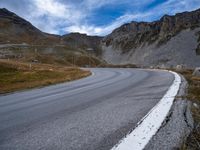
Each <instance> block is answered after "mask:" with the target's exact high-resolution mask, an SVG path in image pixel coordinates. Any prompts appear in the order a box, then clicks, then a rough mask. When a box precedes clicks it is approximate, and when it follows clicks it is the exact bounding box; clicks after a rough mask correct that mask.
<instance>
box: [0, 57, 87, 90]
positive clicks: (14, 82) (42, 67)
mask: <svg viewBox="0 0 200 150" xmlns="http://www.w3.org/2000/svg"><path fill="white" fill-rule="evenodd" d="M88 75H90V72H89V71H83V70H81V69H79V68H75V67H63V66H60V65H48V64H39V63H38V64H28V63H22V62H16V61H8V60H0V93H6V92H12V91H16V90H22V89H26V88H33V87H39V86H46V85H50V84H55V83H60V82H64V81H71V80H75V79H79V78H82V77H86V76H88Z"/></svg>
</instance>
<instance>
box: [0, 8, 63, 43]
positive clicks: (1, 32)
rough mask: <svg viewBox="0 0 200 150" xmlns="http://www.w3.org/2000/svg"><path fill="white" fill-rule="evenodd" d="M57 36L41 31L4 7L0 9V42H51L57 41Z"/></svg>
mask: <svg viewBox="0 0 200 150" xmlns="http://www.w3.org/2000/svg"><path fill="white" fill-rule="evenodd" d="M59 38H60V37H59V36H57V35H50V34H47V33H43V32H42V31H40V30H39V29H37V28H36V27H34V26H33V25H32V24H31V23H30V22H28V21H26V20H24V19H23V18H21V17H19V16H17V15H16V14H14V13H12V12H10V11H8V10H7V9H5V8H3V9H0V43H3V44H5V43H15V44H20V43H27V44H52V42H53V43H57V42H59Z"/></svg>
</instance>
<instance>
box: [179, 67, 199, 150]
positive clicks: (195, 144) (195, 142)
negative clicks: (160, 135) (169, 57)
mask: <svg viewBox="0 0 200 150" xmlns="http://www.w3.org/2000/svg"><path fill="white" fill-rule="evenodd" d="M179 73H180V74H182V75H183V76H184V77H185V78H186V80H187V81H188V94H187V99H188V100H190V101H192V102H193V105H192V109H191V111H192V115H193V119H194V123H195V124H194V129H193V131H192V132H191V134H190V135H189V137H187V139H186V141H185V142H184V143H183V145H182V148H181V150H199V149H200V77H195V76H193V75H192V70H184V71H179Z"/></svg>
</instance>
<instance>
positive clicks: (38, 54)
mask: <svg viewBox="0 0 200 150" xmlns="http://www.w3.org/2000/svg"><path fill="white" fill-rule="evenodd" d="M101 39H102V38H101V37H97V36H94V37H92V36H87V35H86V34H80V33H70V34H66V35H63V36H60V35H53V34H48V33H44V32H42V31H40V30H39V29H37V28H36V27H34V26H33V25H32V24H31V23H30V22H28V21H26V20H25V19H23V18H21V17H19V16H17V15H16V14H14V13H12V12H10V11H9V10H7V9H5V8H3V9H0V58H21V57H22V58H23V59H25V60H29V61H30V60H34V59H39V60H40V61H42V62H45V63H52V62H55V61H56V62H65V63H66V64H70V63H71V64H72V63H75V64H77V65H87V64H88V63H89V61H88V59H89V58H88V57H93V59H94V60H93V62H99V60H97V58H95V55H99V54H100V52H101V49H100V48H101V47H100V43H101ZM89 53H91V54H92V55H91V56H88V54H89ZM45 57H46V58H47V59H46V58H45ZM74 58H76V59H77V60H76V61H74ZM90 64H91V63H90Z"/></svg>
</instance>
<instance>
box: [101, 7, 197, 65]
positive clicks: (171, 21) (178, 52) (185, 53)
mask: <svg viewBox="0 0 200 150" xmlns="http://www.w3.org/2000/svg"><path fill="white" fill-rule="evenodd" d="M102 49H103V58H104V59H105V60H106V61H108V62H110V63H114V64H124V63H134V64H139V65H144V66H157V65H158V66H167V67H170V66H176V65H185V66H187V67H194V66H200V9H198V10H196V11H192V12H184V13H178V14H176V15H175V16H168V15H165V16H163V17H162V18H161V19H160V20H159V21H155V22H131V23H127V24H124V25H122V26H121V27H119V28H117V29H115V30H114V31H113V32H112V33H111V34H110V35H108V36H106V37H105V38H104V39H103V41H102Z"/></svg>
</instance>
